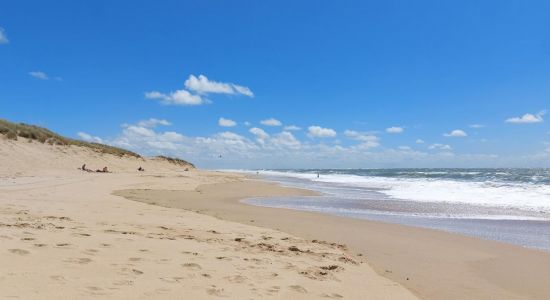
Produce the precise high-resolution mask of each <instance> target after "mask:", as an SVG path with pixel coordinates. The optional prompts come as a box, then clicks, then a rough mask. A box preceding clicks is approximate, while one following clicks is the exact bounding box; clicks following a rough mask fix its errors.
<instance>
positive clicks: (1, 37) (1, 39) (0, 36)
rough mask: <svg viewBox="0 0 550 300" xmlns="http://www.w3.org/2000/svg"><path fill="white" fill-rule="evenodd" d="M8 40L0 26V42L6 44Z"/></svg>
mask: <svg viewBox="0 0 550 300" xmlns="http://www.w3.org/2000/svg"><path fill="white" fill-rule="evenodd" d="M9 42H10V40H8V36H7V35H6V32H5V31H4V28H2V27H0V44H7V43H9Z"/></svg>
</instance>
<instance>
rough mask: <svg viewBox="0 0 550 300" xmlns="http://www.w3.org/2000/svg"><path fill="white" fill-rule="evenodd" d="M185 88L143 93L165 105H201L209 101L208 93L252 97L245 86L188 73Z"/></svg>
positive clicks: (252, 94) (146, 96)
mask: <svg viewBox="0 0 550 300" xmlns="http://www.w3.org/2000/svg"><path fill="white" fill-rule="evenodd" d="M184 85H185V89H181V90H176V91H174V92H171V93H162V92H158V91H151V92H146V93H145V98H147V99H155V100H160V101H161V103H163V104H166V105H187V106H192V105H202V104H206V103H210V102H211V101H210V100H208V99H207V98H205V97H206V96H207V95H208V94H239V95H245V96H248V97H254V93H252V91H251V90H250V89H249V88H248V87H245V86H240V85H236V84H233V83H224V82H216V81H212V80H209V79H208V78H207V77H206V76H204V75H199V77H196V76H194V75H190V76H189V78H188V79H187V80H186V81H185V83H184ZM190 91H192V92H190Z"/></svg>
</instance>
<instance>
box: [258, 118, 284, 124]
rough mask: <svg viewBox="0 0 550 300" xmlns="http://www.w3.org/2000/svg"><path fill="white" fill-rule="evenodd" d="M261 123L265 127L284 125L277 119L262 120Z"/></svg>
mask: <svg viewBox="0 0 550 300" xmlns="http://www.w3.org/2000/svg"><path fill="white" fill-rule="evenodd" d="M260 123H261V124H262V125H265V126H281V125H283V123H281V121H279V120H277V119H274V118H270V119H265V120H262V121H260Z"/></svg>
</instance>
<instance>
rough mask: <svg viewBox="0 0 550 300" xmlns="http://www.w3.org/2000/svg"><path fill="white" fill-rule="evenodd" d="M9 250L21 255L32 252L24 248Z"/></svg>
mask: <svg viewBox="0 0 550 300" xmlns="http://www.w3.org/2000/svg"><path fill="white" fill-rule="evenodd" d="M8 251H9V252H11V253H13V254H19V255H27V254H29V253H30V252H29V251H27V250H23V249H8Z"/></svg>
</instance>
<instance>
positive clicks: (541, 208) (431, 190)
mask: <svg viewBox="0 0 550 300" xmlns="http://www.w3.org/2000/svg"><path fill="white" fill-rule="evenodd" d="M242 172H246V173H252V174H259V175H260V176H262V177H263V178H265V179H267V180H271V181H275V182H278V183H280V184H282V185H284V186H290V187H299V188H307V189H311V190H315V191H318V192H320V193H321V196H318V197H289V198H264V199H247V200H245V202H247V203H249V204H253V205H261V206H268V207H279V208H288V209H297V210H306V211H314V212H321V213H327V214H333V215H339V216H344V217H350V218H360V219H368V220H376V221H384V222H392V223H398V224H404V225H410V226H418V227H426V228H433V229H439V230H445V231H450V232H455V233H460V234H464V235H469V236H475V237H479V238H484V239H491V240H497V241H502V242H508V243H514V244H518V245H521V246H525V247H531V248H538V249H543V250H550V169H346V170H341V169H321V170H316V169H307V170H248V171H242Z"/></svg>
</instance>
